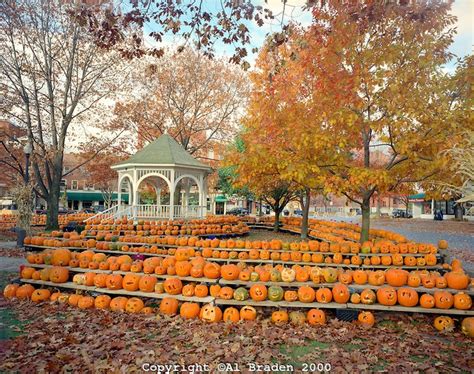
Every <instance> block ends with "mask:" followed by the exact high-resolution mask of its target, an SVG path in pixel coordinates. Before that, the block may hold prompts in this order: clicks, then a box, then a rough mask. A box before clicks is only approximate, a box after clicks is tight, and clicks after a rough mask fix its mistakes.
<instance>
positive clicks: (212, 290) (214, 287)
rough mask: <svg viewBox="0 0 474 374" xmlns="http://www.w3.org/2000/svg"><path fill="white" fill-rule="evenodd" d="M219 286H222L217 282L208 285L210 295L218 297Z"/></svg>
mask: <svg viewBox="0 0 474 374" xmlns="http://www.w3.org/2000/svg"><path fill="white" fill-rule="evenodd" d="M221 288H222V287H221V286H220V285H219V284H212V285H211V287H209V293H210V294H211V296H212V297H219V293H220V292H221Z"/></svg>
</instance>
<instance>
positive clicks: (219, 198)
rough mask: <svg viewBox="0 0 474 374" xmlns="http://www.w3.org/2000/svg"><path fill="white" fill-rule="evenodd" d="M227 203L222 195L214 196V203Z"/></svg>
mask: <svg viewBox="0 0 474 374" xmlns="http://www.w3.org/2000/svg"><path fill="white" fill-rule="evenodd" d="M226 201H227V197H225V196H223V195H219V196H216V203H225V202H226Z"/></svg>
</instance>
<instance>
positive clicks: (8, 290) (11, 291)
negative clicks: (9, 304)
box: [3, 284, 20, 299]
mask: <svg viewBox="0 0 474 374" xmlns="http://www.w3.org/2000/svg"><path fill="white" fill-rule="evenodd" d="M18 287H20V285H19V284H7V285H6V286H5V288H4V289H3V297H4V298H5V299H11V298H14V297H16V290H17V289H18Z"/></svg>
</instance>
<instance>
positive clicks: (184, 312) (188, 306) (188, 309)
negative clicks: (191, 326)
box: [179, 302, 201, 319]
mask: <svg viewBox="0 0 474 374" xmlns="http://www.w3.org/2000/svg"><path fill="white" fill-rule="evenodd" d="M200 311H201V308H200V307H199V304H198V303H190V302H185V303H183V304H182V305H181V308H180V309H179V315H180V316H181V317H182V318H184V319H194V318H197V317H199V312H200Z"/></svg>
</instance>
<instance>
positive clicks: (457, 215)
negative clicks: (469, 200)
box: [454, 204, 463, 221]
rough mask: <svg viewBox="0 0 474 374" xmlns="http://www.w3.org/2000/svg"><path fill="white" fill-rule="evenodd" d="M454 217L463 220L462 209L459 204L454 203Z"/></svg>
mask: <svg viewBox="0 0 474 374" xmlns="http://www.w3.org/2000/svg"><path fill="white" fill-rule="evenodd" d="M454 218H455V219H457V220H459V221H462V220H463V209H462V205H461V204H456V205H455V206H454Z"/></svg>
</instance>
